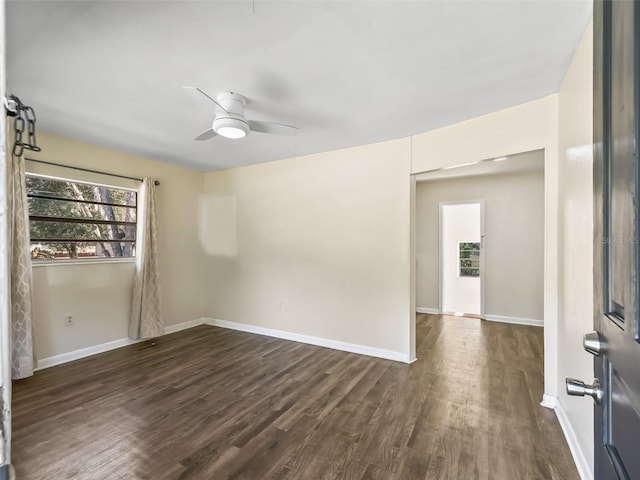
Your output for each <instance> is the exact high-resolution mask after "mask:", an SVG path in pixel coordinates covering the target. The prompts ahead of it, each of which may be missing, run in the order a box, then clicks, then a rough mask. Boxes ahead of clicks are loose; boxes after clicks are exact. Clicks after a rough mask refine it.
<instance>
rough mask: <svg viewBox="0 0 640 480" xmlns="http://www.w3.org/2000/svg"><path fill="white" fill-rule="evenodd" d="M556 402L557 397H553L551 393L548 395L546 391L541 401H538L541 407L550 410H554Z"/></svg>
mask: <svg viewBox="0 0 640 480" xmlns="http://www.w3.org/2000/svg"><path fill="white" fill-rule="evenodd" d="M557 404H558V398H557V397H554V396H553V395H549V394H547V393H545V394H544V395H542V401H541V402H540V405H542V406H543V407H545V408H550V409H551V410H555V408H556V405H557Z"/></svg>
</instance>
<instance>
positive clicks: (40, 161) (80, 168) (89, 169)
mask: <svg viewBox="0 0 640 480" xmlns="http://www.w3.org/2000/svg"><path fill="white" fill-rule="evenodd" d="M25 160H28V161H29V162H36V163H44V164H45V165H53V166H56V167H64V168H71V169H72V170H80V171H81V172H89V173H99V174H100V175H109V176H110V177H118V178H126V179H128V180H138V181H139V182H141V181H142V180H143V179H142V178H138V177H128V176H126V175H118V174H117V173H109V172H102V171H100V170H93V169H91V168H82V167H72V166H71V165H63V164H62V163H54V162H46V161H44V160H36V159H35V158H28V157H25ZM153 183H154V184H156V185H160V182H159V181H158V180H154V181H153Z"/></svg>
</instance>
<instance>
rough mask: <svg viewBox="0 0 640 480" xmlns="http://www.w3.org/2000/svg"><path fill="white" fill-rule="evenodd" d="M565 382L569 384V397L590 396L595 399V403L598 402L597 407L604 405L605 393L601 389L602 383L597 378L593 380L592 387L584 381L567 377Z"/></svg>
mask: <svg viewBox="0 0 640 480" xmlns="http://www.w3.org/2000/svg"><path fill="white" fill-rule="evenodd" d="M565 382H566V384H567V395H572V396H577V397H584V396H585V395H589V396H590V397H591V398H593V401H594V402H596V405H600V404H601V403H602V396H603V395H604V392H603V391H602V388H600V382H598V379H597V378H595V379H594V380H593V384H592V385H587V384H585V383H584V382H583V381H582V380H577V379H575V378H569V377H567V379H566V380H565Z"/></svg>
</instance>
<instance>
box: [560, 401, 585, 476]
mask: <svg viewBox="0 0 640 480" xmlns="http://www.w3.org/2000/svg"><path fill="white" fill-rule="evenodd" d="M555 411H556V417H558V422H560V427H561V428H562V431H563V433H564V438H566V440H567V444H568V445H569V450H571V455H572V456H573V461H574V462H575V464H576V468H577V469H578V474H579V475H580V478H581V480H593V470H592V467H591V465H590V464H589V462H587V459H586V457H585V455H584V452H583V451H582V448H580V444H579V443H578V437H577V436H576V432H575V431H574V430H573V427H572V426H571V422H569V418H568V417H567V414H566V413H565V411H564V409H563V408H562V403H561V402H560V401H559V400H558V399H556V406H555Z"/></svg>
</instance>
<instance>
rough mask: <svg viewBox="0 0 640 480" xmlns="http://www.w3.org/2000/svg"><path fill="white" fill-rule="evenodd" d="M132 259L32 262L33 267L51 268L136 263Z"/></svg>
mask: <svg viewBox="0 0 640 480" xmlns="http://www.w3.org/2000/svg"><path fill="white" fill-rule="evenodd" d="M135 262H136V259H135V258H134V257H131V258H92V259H82V260H75V259H74V260H31V266H32V267H50V266H52V265H95V264H104V263H135Z"/></svg>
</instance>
